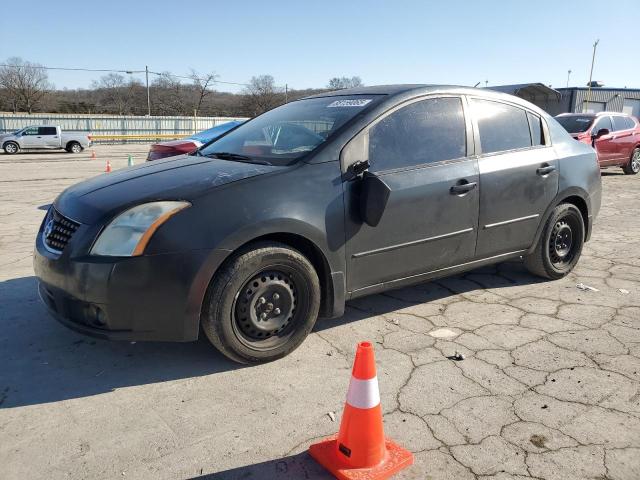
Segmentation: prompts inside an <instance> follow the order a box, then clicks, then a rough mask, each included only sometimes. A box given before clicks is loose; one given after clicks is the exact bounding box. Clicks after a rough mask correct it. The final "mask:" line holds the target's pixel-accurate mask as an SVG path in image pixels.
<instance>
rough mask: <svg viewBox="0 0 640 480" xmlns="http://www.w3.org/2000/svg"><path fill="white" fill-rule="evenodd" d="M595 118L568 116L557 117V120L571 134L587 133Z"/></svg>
mask: <svg viewBox="0 0 640 480" xmlns="http://www.w3.org/2000/svg"><path fill="white" fill-rule="evenodd" d="M594 118H595V117H593V116H589V115H568V116H566V117H556V120H557V121H558V123H559V124H560V125H562V126H563V127H564V129H565V130H566V131H567V132H569V133H582V132H586V131H587V130H588V129H589V127H590V126H591V124H592V123H593V119H594Z"/></svg>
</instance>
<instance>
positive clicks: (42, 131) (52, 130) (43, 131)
mask: <svg viewBox="0 0 640 480" xmlns="http://www.w3.org/2000/svg"><path fill="white" fill-rule="evenodd" d="M57 133H58V132H57V131H56V127H39V128H38V135H57Z"/></svg>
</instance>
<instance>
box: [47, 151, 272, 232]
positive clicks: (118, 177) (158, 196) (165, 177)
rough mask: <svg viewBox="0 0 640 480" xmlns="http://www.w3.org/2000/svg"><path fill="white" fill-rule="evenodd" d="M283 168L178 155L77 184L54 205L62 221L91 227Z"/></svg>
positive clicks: (66, 191)
mask: <svg viewBox="0 0 640 480" xmlns="http://www.w3.org/2000/svg"><path fill="white" fill-rule="evenodd" d="M279 168H282V167H275V166H271V165H257V164H253V163H241V162H233V161H227V160H220V159H210V158H204V157H194V156H189V155H181V156H177V157H171V158H168V159H164V160H156V161H154V162H146V163H144V164H141V165H139V166H135V167H130V168H124V169H122V170H117V171H115V172H113V173H107V174H104V175H99V176H97V177H94V178H91V179H89V180H85V181H83V182H80V183H77V184H75V185H73V186H71V187H69V188H67V189H66V190H65V191H64V192H62V193H61V194H60V195H59V196H58V198H56V200H55V202H54V206H55V208H56V209H57V210H58V211H59V212H60V213H62V214H63V215H65V216H67V217H69V218H71V219H72V220H75V221H77V222H80V223H84V224H88V225H92V224H95V223H96V222H98V221H100V220H101V219H102V218H103V217H105V216H113V215H115V214H116V213H118V212H120V211H123V210H125V209H127V208H130V207H131V206H134V205H138V204H140V203H145V202H152V201H155V200H188V201H192V200H193V199H194V198H197V197H198V196H200V195H202V194H204V193H206V192H207V191H209V190H210V189H212V188H218V187H220V186H222V185H226V184H229V183H232V182H236V181H239V180H243V179H246V178H250V177H255V176H257V175H263V174H265V173H269V172H273V171H275V170H277V169H279Z"/></svg>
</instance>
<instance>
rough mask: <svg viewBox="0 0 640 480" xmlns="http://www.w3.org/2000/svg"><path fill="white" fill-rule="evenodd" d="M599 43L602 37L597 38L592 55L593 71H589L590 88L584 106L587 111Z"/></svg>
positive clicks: (584, 110)
mask: <svg viewBox="0 0 640 480" xmlns="http://www.w3.org/2000/svg"><path fill="white" fill-rule="evenodd" d="M598 43H600V39H598V40H596V43H594V44H593V56H592V57H591V71H590V72H589V85H588V86H589V90H587V101H586V102H585V104H584V106H583V107H582V111H583V112H586V110H587V105H589V102H591V81H592V79H593V64H594V63H595V62H596V48H598Z"/></svg>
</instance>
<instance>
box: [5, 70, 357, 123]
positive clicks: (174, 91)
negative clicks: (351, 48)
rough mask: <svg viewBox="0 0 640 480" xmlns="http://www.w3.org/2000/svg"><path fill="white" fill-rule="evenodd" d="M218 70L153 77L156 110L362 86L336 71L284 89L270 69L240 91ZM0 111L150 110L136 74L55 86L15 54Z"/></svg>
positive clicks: (224, 112) (256, 102) (239, 104)
mask: <svg viewBox="0 0 640 480" xmlns="http://www.w3.org/2000/svg"><path fill="white" fill-rule="evenodd" d="M216 80H217V75H216V74H215V72H208V73H201V72H198V71H196V70H193V69H192V70H191V72H190V74H189V76H188V78H187V79H182V78H177V77H176V76H174V75H172V74H171V73H170V72H164V73H161V74H160V75H154V77H153V78H152V79H150V83H149V101H150V105H151V115H166V116H176V115H184V116H192V115H196V116H243V117H253V116H256V115H259V114H261V113H263V112H265V111H267V110H270V109H272V108H274V107H277V106H278V105H282V104H283V103H285V102H288V101H292V100H296V99H298V98H302V97H305V96H308V95H313V94H316V93H321V92H325V91H329V90H338V89H344V88H350V87H357V86H362V85H363V83H362V80H361V79H360V77H334V78H331V79H330V80H329V81H328V82H327V85H326V86H325V87H324V88H313V89H304V90H296V89H285V88H283V87H281V86H278V85H276V82H275V80H274V78H273V77H272V76H271V75H258V76H254V77H252V78H251V80H250V81H249V82H248V83H247V84H246V86H245V87H244V88H243V89H242V91H241V92H240V93H228V92H220V91H217V90H215V88H214V86H215V84H216ZM0 111H5V112H27V113H37V112H46V113H85V114H111V115H146V114H147V112H148V107H147V89H146V86H145V85H144V84H143V83H142V82H141V81H140V80H139V79H137V78H133V77H130V76H125V75H122V74H120V73H115V72H114V73H107V74H106V75H103V76H101V77H100V78H98V79H97V80H95V81H93V82H92V85H91V87H90V88H83V89H62V90H60V89H56V88H55V87H54V86H53V85H52V84H51V82H50V81H49V78H48V75H47V70H46V69H45V68H43V66H42V65H40V64H37V63H32V62H29V61H25V60H23V59H21V58H17V57H13V58H9V59H7V60H6V61H5V62H4V66H2V67H0Z"/></svg>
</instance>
